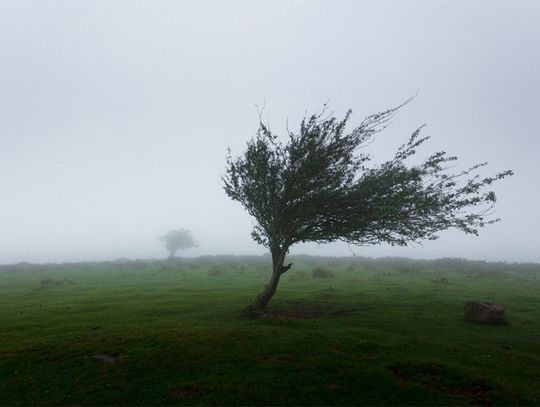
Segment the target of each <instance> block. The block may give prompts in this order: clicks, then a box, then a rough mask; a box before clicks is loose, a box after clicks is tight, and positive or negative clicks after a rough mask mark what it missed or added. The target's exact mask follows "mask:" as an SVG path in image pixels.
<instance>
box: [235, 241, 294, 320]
mask: <svg viewBox="0 0 540 407" xmlns="http://www.w3.org/2000/svg"><path fill="white" fill-rule="evenodd" d="M286 254H287V250H283V249H279V250H277V249H276V250H272V270H273V271H272V277H270V281H269V282H268V284H267V285H266V286H265V287H264V290H263V291H262V292H261V293H259V295H257V298H255V301H253V302H252V303H251V304H250V305H249V306H248V307H246V308H245V309H244V312H245V313H246V314H247V315H251V316H257V315H261V314H263V313H265V312H266V305H267V304H268V302H269V301H270V299H271V298H272V297H273V296H274V294H275V292H276V288H277V285H278V283H279V279H280V277H281V275H282V274H283V273H285V272H286V271H287V270H289V269H290V268H291V266H292V263H290V264H288V265H286V266H284V265H283V262H284V261H285V255H286Z"/></svg>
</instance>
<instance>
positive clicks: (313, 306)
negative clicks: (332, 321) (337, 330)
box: [266, 300, 361, 319]
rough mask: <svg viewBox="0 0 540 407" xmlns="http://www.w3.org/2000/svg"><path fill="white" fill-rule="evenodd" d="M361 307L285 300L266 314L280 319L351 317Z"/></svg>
mask: <svg viewBox="0 0 540 407" xmlns="http://www.w3.org/2000/svg"><path fill="white" fill-rule="evenodd" d="M360 311H361V310H360V308H347V309H335V307H334V306H333V305H332V304H329V303H327V302H324V301H301V300H298V301H283V302H282V303H281V304H279V305H278V306H277V307H276V308H271V309H270V310H268V311H267V313H266V316H267V317H270V318H278V319H315V318H320V317H323V316H339V317H349V316H354V315H357V314H358V313H359V312H360Z"/></svg>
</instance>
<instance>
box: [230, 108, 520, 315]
mask: <svg viewBox="0 0 540 407" xmlns="http://www.w3.org/2000/svg"><path fill="white" fill-rule="evenodd" d="M406 103H407V102H406ZM403 105H404V104H402V105H400V106H398V107H396V108H393V109H389V110H386V111H383V112H380V113H376V114H373V115H371V116H368V117H367V118H365V119H364V120H363V121H362V122H361V123H360V125H359V126H358V127H356V128H353V129H352V130H351V131H349V132H347V131H346V125H347V123H348V121H349V118H350V115H351V111H350V110H349V111H348V112H347V114H346V115H345V117H344V118H343V119H342V120H338V119H336V118H335V117H325V113H324V110H323V112H322V113H320V114H313V115H311V116H306V117H305V118H304V119H303V120H302V122H301V124H300V129H299V131H298V132H297V133H293V132H291V131H288V133H289V134H288V139H287V141H286V142H282V141H281V140H280V139H279V138H278V136H276V135H275V134H274V133H272V132H271V131H270V129H269V128H268V127H267V126H266V125H264V124H263V123H262V122H261V123H260V125H259V130H258V132H257V135H256V136H255V137H254V138H253V139H252V140H251V141H249V142H248V143H247V150H246V151H245V152H244V153H243V154H242V155H241V156H239V157H232V156H231V152H230V151H229V154H228V157H227V167H226V172H225V174H224V175H223V177H222V178H223V183H224V185H223V186H224V189H225V192H226V194H227V195H228V196H229V197H230V198H231V199H233V200H235V201H238V202H240V203H241V204H242V205H243V206H244V208H245V209H246V210H247V211H248V213H249V214H250V215H251V216H253V217H254V218H255V221H256V223H255V226H254V229H253V232H252V237H253V239H254V240H255V241H256V242H258V243H260V244H262V245H264V246H265V247H267V248H268V249H269V250H270V253H271V255H272V266H273V272H272V276H271V278H270V282H269V283H268V284H267V285H266V287H265V288H264V290H263V291H262V292H261V293H260V294H259V295H258V296H257V297H256V299H255V301H254V302H253V303H252V304H251V305H250V306H249V307H247V308H246V311H248V312H250V313H262V312H264V310H265V308H266V305H267V304H268V302H269V300H270V299H271V298H272V296H273V295H274V293H275V291H276V287H277V285H278V283H279V279H280V277H281V275H283V273H285V272H286V271H287V270H289V269H290V268H291V266H292V264H287V265H285V256H286V255H287V253H288V251H289V249H290V247H291V246H292V245H294V244H296V243H300V242H318V243H329V242H334V241H342V242H347V243H350V244H353V245H372V244H377V243H382V242H384V243H388V244H390V245H399V246H406V245H408V244H410V243H414V242H420V241H421V240H424V239H429V240H434V239H437V237H438V236H437V233H438V232H440V231H442V230H446V229H450V228H455V229H458V230H461V231H463V232H465V233H468V234H474V235H476V234H478V230H479V229H480V228H482V227H484V226H486V225H488V224H491V223H494V222H497V221H498V220H499V219H495V218H492V217H491V216H490V215H492V209H493V205H494V203H495V201H496V197H495V193H494V192H493V191H489V190H486V188H488V187H489V186H490V185H491V184H492V183H493V182H495V181H497V180H500V179H502V178H504V177H507V176H509V175H512V171H504V172H500V173H498V174H496V175H494V176H490V177H487V178H481V177H480V176H479V175H478V174H477V170H478V169H479V168H480V167H483V166H484V165H486V163H480V164H477V165H474V166H473V167H471V168H468V169H465V170H462V171H458V172H451V169H452V168H454V167H455V161H456V160H457V158H456V157H454V156H449V155H447V153H446V152H444V151H440V152H437V153H434V154H432V155H429V156H428V157H427V158H426V159H425V160H423V161H422V162H421V163H413V162H411V161H413V160H411V158H412V157H413V156H414V155H415V154H416V152H417V148H418V147H420V145H422V144H423V143H424V142H426V141H427V140H428V139H429V137H423V136H421V129H422V128H421V127H420V128H418V129H417V130H415V131H414V132H413V133H412V135H411V136H410V138H409V140H408V142H407V143H405V144H403V145H402V146H401V147H399V148H398V149H397V151H396V153H395V155H394V157H393V158H392V159H391V160H389V161H386V162H384V163H382V164H377V165H373V164H372V165H369V164H370V160H371V156H370V155H369V154H367V153H365V152H364V150H363V149H362V150H361V149H360V148H361V147H365V146H366V145H368V144H369V143H370V142H372V141H373V137H374V135H375V134H376V133H378V132H380V131H381V130H383V129H384V128H386V126H387V125H388V124H389V121H390V120H391V119H392V117H393V116H394V115H395V114H396V112H397V111H398V110H399V109H400V108H401V107H402V106H403Z"/></svg>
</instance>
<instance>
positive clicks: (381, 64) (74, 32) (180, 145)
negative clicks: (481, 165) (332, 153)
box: [0, 0, 540, 263]
mask: <svg viewBox="0 0 540 407" xmlns="http://www.w3.org/2000/svg"><path fill="white" fill-rule="evenodd" d="M539 22H540V2H538V1H535V0H531V1H510V0H508V1H496V0H490V1H474V0H463V1H457V0H456V1H435V0H433V1H405V0H396V1H380V0H377V1H361V0H355V1H352V0H351V1H344V0H343V1H340V0H335V1H322V0H305V1H291V0H283V1H277V0H271V1H270V0H269V1H257V0H249V1H201V0H197V1H155V0H153V1H140V2H134V1H120V0H113V1H110V0H100V1H97V0H96V1H91V0H87V1H75V0H68V1H60V0H59V1H46V0H42V1H24V0H0V263H12V262H18V261H23V260H24V261H32V262H45V261H76V260H101V259H114V258H118V257H131V258H144V257H159V256H165V255H166V251H165V250H163V249H162V248H161V247H160V244H159V242H158V240H157V237H158V236H159V235H160V234H162V233H164V232H166V231H167V230H169V229H171V228H179V227H184V228H189V229H191V230H192V231H193V234H194V235H195V236H196V237H197V239H198V240H199V241H200V247H199V248H197V249H192V250H189V251H188V252H187V253H186V254H189V255H200V254H223V253H230V254H258V253H264V248H262V247H260V246H257V245H256V244H255V243H254V242H253V241H252V240H251V238H250V231H251V225H252V221H251V219H250V217H249V215H247V214H246V213H245V212H244V210H243V209H242V208H241V207H240V205H239V204H237V203H234V202H232V201H230V200H229V199H228V198H227V197H226V196H225V194H224V192H223V191H222V188H221V186H220V174H222V173H223V170H224V165H225V154H226V150H227V147H228V146H230V147H231V148H232V150H233V152H234V153H241V152H242V151H243V149H244V145H245V142H246V141H247V140H248V139H249V138H250V137H252V136H253V135H254V133H255V131H256V129H257V121H258V117H257V112H256V109H255V107H254V103H258V104H261V105H262V104H263V103H264V102H266V110H265V116H266V115H267V117H268V119H269V122H270V124H271V126H272V129H273V130H274V131H275V132H277V133H284V132H285V121H286V119H288V120H289V126H290V127H291V128H295V127H297V126H298V123H299V120H300V119H301V117H302V116H303V114H304V112H306V111H308V112H311V111H314V110H319V109H320V107H321V106H322V104H323V103H324V102H326V101H327V100H330V103H329V104H330V106H331V108H332V110H334V111H335V113H336V114H337V115H343V114H344V112H345V111H346V110H347V109H348V108H352V109H353V111H354V115H353V117H352V119H351V123H352V124H353V125H354V124H355V123H358V122H359V121H360V120H362V118H363V117H364V116H366V115H368V114H370V113H374V112H376V111H378V110H383V109H385V108H388V107H392V106H394V105H397V104H399V103H400V102H402V101H403V100H405V99H407V98H408V97H409V96H411V95H413V94H415V93H416V92H417V91H419V94H418V97H417V98H416V99H415V100H414V102H413V103H411V104H410V105H408V106H407V107H406V108H405V109H403V110H402V112H401V113H400V114H399V116H398V117H397V118H396V119H395V121H394V123H393V125H392V126H391V127H390V128H389V129H388V130H387V131H385V132H384V133H381V134H380V135H379V136H378V138H377V141H376V143H375V144H374V145H372V147H373V152H374V154H375V157H376V158H378V159H381V160H382V159H384V158H388V157H389V156H390V155H391V154H392V152H393V151H394V150H395V148H396V147H397V146H398V145H400V144H401V143H402V142H404V141H405V140H406V139H407V137H408V136H409V134H410V133H411V132H412V131H413V130H414V129H415V128H416V127H418V126H419V125H421V124H423V123H427V127H426V128H425V130H424V134H425V135H429V136H431V137H432V140H430V142H429V143H428V144H427V145H426V147H425V148H424V150H423V153H424V154H427V153H429V152H433V151H437V150H440V149H444V150H446V151H448V152H449V153H451V154H456V155H457V156H458V157H460V165H461V166H462V167H466V166H468V165H471V164H473V163H476V162H479V161H488V162H489V164H490V165H489V166H488V167H487V169H486V171H485V172H484V173H485V174H486V175H487V174H488V173H495V172H497V171H499V170H503V169H507V168H511V169H513V170H514V171H515V173H516V175H515V176H514V177H512V178H510V179H508V180H504V181H502V182H500V183H499V184H498V185H496V187H495V190H496V192H497V193H498V197H499V202H498V204H497V209H496V216H498V217H501V218H502V222H500V223H498V224H495V225H492V226H491V227H489V228H486V229H484V230H483V231H482V232H483V233H481V235H480V237H471V236H465V235H463V234H460V233H457V232H443V233H442V234H441V238H440V239H439V240H438V241H435V242H428V243H426V244H425V245H424V246H422V247H414V248H391V247H388V246H384V245H382V246H377V247H365V248H355V249H354V251H355V252H357V253H358V254H359V255H368V256H383V255H390V256H393V255H399V256H411V257H419V258H433V257H443V256H452V257H468V258H472V259H487V260H508V261H537V262H538V261H540V252H539V250H538V246H539V245H538V238H537V231H538V230H540V220H539V218H538V216H537V206H538V199H539V192H538V187H539V186H540V171H539V168H540V164H539V159H538V154H539V153H540V142H539V133H540V113H539V111H538V110H539V108H540V80H539V72H540V44H539V42H540V24H539ZM293 252H295V253H299V252H307V253H312V254H328V255H348V254H350V252H349V249H348V248H347V247H346V246H345V245H343V244H331V245H326V246H317V245H305V246H297V247H294V248H293Z"/></svg>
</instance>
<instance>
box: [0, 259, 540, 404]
mask: <svg viewBox="0 0 540 407" xmlns="http://www.w3.org/2000/svg"><path fill="white" fill-rule="evenodd" d="M293 261H294V262H295V264H294V267H293V269H291V271H289V272H288V273H287V274H286V275H284V277H283V279H282V281H281V283H280V286H279V287H278V292H277V294H276V296H275V297H274V299H273V300H272V301H271V303H270V310H271V311H273V312H272V313H271V314H270V315H268V316H265V317H262V318H259V319H255V320H249V319H246V318H244V317H242V316H241V313H240V310H241V309H242V308H243V307H244V306H246V305H247V304H248V303H249V302H250V301H251V300H252V299H253V298H254V296H255V294H256V293H257V292H258V291H260V290H261V289H262V287H263V285H264V284H265V283H266V282H267V280H268V278H269V274H268V268H269V267H268V266H267V265H266V262H267V259H256V258H252V257H246V258H230V257H224V258H200V259H196V260H194V261H181V262H179V263H178V264H170V263H166V262H163V263H159V262H124V263H101V264H99V263H94V264H93V263H88V264H84V263H82V264H73V265H58V266H55V265H48V266H31V265H19V266H11V267H8V266H4V267H0V404H1V405H29V404H30V405H36V404H39V405H66V404H69V405H80V404H82V405H111V404H115V405H117V404H123V405H126V404H129V405H139V404H141V405H149V404H150V405H158V404H176V405H178V404H182V405H183V404H205V405H208V404H219V405H223V404H226V405H238V404H243V405H246V404H250V405H252V404H272V405H279V404H301V405H314V404H316V405H321V404H323V405H332V404H347V405H351V404H355V405H358V404H369V405H379V404H385V405H404V404H406V405H463V404H465V405H467V404H472V405H478V404H482V405H483V404H492V405H501V404H503V405H524V404H525V405H538V404H540V386H539V383H540V368H539V366H540V270H538V267H536V266H532V265H530V267H529V268H526V267H522V268H519V267H517V266H516V267H517V268H518V269H519V270H518V271H516V267H514V266H512V265H504V264H500V263H499V264H489V263H472V262H460V261H455V262H452V261H450V262H446V263H445V262H411V261H408V262H406V263H403V262H395V261H384V260H382V261H378V262H377V261H373V260H369V259H350V260H348V259H331V258H328V259H325V258H307V257H299V258H297V259H293ZM316 267H322V268H325V269H327V270H329V271H331V272H333V273H334V274H335V277H334V278H314V277H313V275H312V270H313V269H315V268H316ZM470 299H480V300H491V301H495V302H498V303H500V304H502V305H503V306H505V308H506V310H507V314H508V318H509V320H510V324H509V325H507V326H486V325H473V324H468V323H466V322H464V321H463V306H464V304H465V302H466V301H467V300H470ZM302 307H307V308H314V309H315V310H316V311H317V313H316V315H315V317H312V318H309V319H303V318H300V316H302V312H301V311H302ZM295 308H299V309H300V313H299V314H298V315H296V314H294V313H293V314H291V313H289V312H288V311H290V310H291V309H293V310H294V309H295ZM310 316H313V315H310ZM97 354H101V355H110V356H114V357H115V358H116V364H112V363H107V362H103V361H100V360H97V359H95V358H94V357H93V356H95V355H97Z"/></svg>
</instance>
